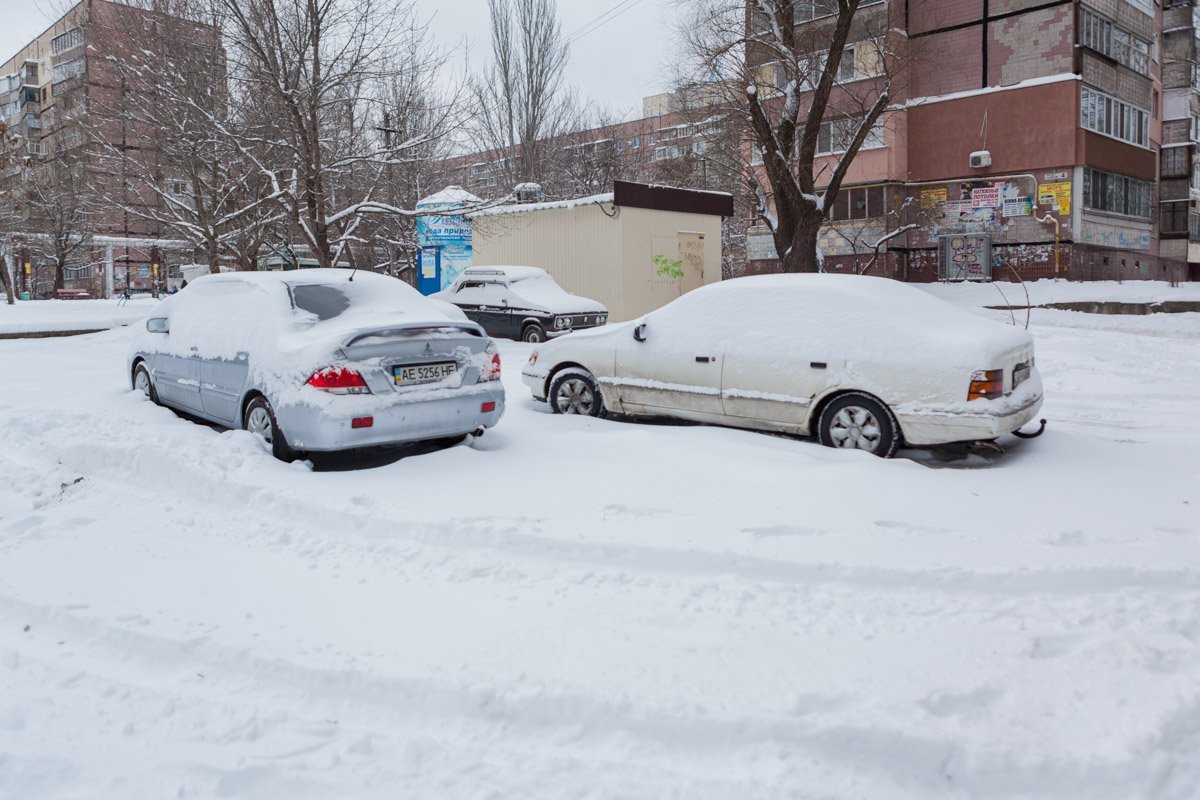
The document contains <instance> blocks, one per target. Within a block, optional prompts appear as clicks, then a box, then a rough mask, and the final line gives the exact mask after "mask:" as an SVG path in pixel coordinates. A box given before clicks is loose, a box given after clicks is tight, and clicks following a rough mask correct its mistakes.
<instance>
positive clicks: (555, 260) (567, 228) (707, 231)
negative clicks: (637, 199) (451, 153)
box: [472, 205, 721, 322]
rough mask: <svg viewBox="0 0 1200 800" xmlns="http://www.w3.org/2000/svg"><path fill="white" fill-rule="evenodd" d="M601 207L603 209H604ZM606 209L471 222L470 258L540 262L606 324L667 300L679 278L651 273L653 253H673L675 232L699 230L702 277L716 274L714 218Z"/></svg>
mask: <svg viewBox="0 0 1200 800" xmlns="http://www.w3.org/2000/svg"><path fill="white" fill-rule="evenodd" d="M605 212H608V213H605ZM612 212H613V209H612V206H608V205H606V206H603V208H602V207H600V206H594V205H593V206H581V207H577V208H564V209H541V210H538V211H530V212H526V213H512V214H497V215H491V216H483V217H479V218H477V219H476V220H475V221H474V242H473V257H472V263H474V264H475V265H477V266H488V265H517V264H522V265H528V266H533V267H541V268H542V269H545V270H546V271H547V272H549V273H550V274H551V275H553V276H554V279H555V280H556V281H558V282H559V284H561V285H562V287H563V288H564V289H566V290H567V291H568V292H572V293H573V294H579V295H583V296H585V297H591V298H593V299H596V300H599V301H600V302H601V303H604V305H606V306H607V307H608V311H609V319H610V320H611V321H612V322H623V321H625V320H630V319H635V318H637V317H640V316H642V315H643V314H646V313H648V312H650V311H653V310H654V309H656V308H660V307H661V306H663V305H666V304H667V303H669V302H671V301H672V300H674V299H675V298H676V297H678V296H679V294H680V281H679V280H678V279H676V278H670V277H665V276H662V275H659V274H658V266H657V265H655V264H654V256H655V255H659V254H661V255H664V256H666V257H668V258H679V257H680V253H679V234H680V233H681V232H689V233H698V234H703V235H704V242H703V248H702V250H703V262H704V278H703V280H704V282H705V283H713V282H715V281H718V280H720V279H721V218H720V217H714V216H709V215H705V214H683V213H677V212H670V211H649V210H646V209H641V208H622V209H620V210H619V213H618V214H617V216H616V217H615V218H613V217H609V216H608V214H610V213H612Z"/></svg>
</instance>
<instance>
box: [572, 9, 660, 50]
mask: <svg viewBox="0 0 1200 800" xmlns="http://www.w3.org/2000/svg"><path fill="white" fill-rule="evenodd" d="M642 2H643V0H621V2H620V3H617V4H616V5H615V6H613V7H612V8H610V9H609V10H608V11H606V12H604V13H603V14H601V15H600V16H598V17H596V18H595V19H593V20H592V21H591V22H587V23H585V24H584V25H582V26H580V27H579V28H576V29H575V30H574V31H573V32H571V33H570V34H568V35H567V37H566V39H567V43H568V44H570V43H573V42H577V41H579V40H580V39H582V38H583V37H585V36H587V35H588V34H590V33H593V32H594V31H596V30H598V29H599V28H602V27H604V26H605V25H607V24H608V23H610V22H612V21H613V20H614V19H616V18H617V17H619V16H621V15H622V14H624V13H625V12H626V11H628V10H629V9H631V8H633V7H635V6H637V5H640V4H641V3H642Z"/></svg>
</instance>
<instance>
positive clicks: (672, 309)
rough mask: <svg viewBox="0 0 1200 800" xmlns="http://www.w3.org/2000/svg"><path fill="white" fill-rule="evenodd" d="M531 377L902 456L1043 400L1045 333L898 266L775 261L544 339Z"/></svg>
mask: <svg viewBox="0 0 1200 800" xmlns="http://www.w3.org/2000/svg"><path fill="white" fill-rule="evenodd" d="M522 378H523V380H524V381H525V383H526V385H528V386H529V387H530V389H531V390H532V392H533V397H534V398H535V399H537V400H547V399H548V400H549V403H550V406H551V408H552V410H553V411H554V412H555V413H560V414H590V415H592V416H598V415H600V414H603V413H604V412H606V411H609V412H613V413H616V414H622V415H629V416H668V417H678V418H681V419H687V420H693V421H697V422H709V423H715V424H719V425H730V426H735V427H742V428H751V429H756V430H766V431H778V432H783V433H792V434H798V435H815V436H816V437H817V438H818V439H819V440H820V441H821V443H822V444H825V445H827V446H829V447H844V448H855V449H859V450H866V451H868V452H871V453H874V454H876V455H880V456H885V457H886V456H890V455H892V454H893V453H895V451H896V449H897V448H898V447H899V446H900V445H901V444H902V443H905V444H908V445H918V446H919V445H937V444H948V443H951V442H967V441H981V440H992V439H995V438H997V437H999V436H1002V435H1004V434H1007V433H1011V432H1012V431H1015V430H1017V429H1018V428H1020V427H1021V426H1022V425H1024V424H1025V423H1027V422H1029V421H1030V420H1031V419H1033V417H1034V415H1036V414H1037V411H1038V409H1039V408H1040V407H1041V404H1042V382H1041V378H1040V377H1039V375H1038V372H1037V368H1036V367H1035V366H1034V356H1033V339H1032V337H1030V335H1029V334H1028V333H1027V332H1025V331H1024V330H1020V329H1018V328H1015V327H1011V326H1008V325H1002V324H1000V323H997V322H992V321H990V320H987V319H983V318H982V317H979V316H976V315H975V314H972V313H970V312H968V311H965V310H963V309H960V308H957V307H956V306H952V305H950V304H949V303H946V302H944V301H942V300H938V299H936V298H934V297H931V296H930V295H928V294H926V293H925V292H922V291H921V290H919V289H917V288H915V287H912V286H909V285H906V284H903V283H899V282H897V281H893V280H888V279H885V278H873V277H864V276H855V275H770V276H761V277H752V278H737V279H734V280H729V281H724V282H722V283H717V284H713V285H710V286H705V287H702V288H700V289H696V290H695V291H692V292H689V293H688V294H686V295H684V296H683V297H680V298H679V299H678V300H676V301H674V302H672V303H670V304H669V305H667V306H665V307H663V308H661V309H659V310H658V311H655V312H653V313H651V314H649V315H647V316H645V317H643V318H641V319H638V320H633V321H631V322H626V323H622V324H619V325H610V326H607V327H604V328H596V329H593V330H589V331H580V332H578V333H572V334H570V335H567V336H564V337H563V338H561V339H558V340H555V341H553V342H550V343H548V344H545V345H542V346H540V347H539V348H538V349H537V350H535V351H534V352H533V353H532V354H531V355H530V357H529V362H528V364H526V366H525V368H524V370H523V371H522Z"/></svg>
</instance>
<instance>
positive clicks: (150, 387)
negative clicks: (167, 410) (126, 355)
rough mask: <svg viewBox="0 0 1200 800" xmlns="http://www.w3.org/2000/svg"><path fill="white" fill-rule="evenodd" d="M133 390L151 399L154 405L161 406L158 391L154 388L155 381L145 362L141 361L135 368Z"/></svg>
mask: <svg viewBox="0 0 1200 800" xmlns="http://www.w3.org/2000/svg"><path fill="white" fill-rule="evenodd" d="M133 388H134V390H135V391H140V392H141V393H142V394H144V395H145V396H146V397H147V398H149V400H150V402H151V403H154V405H158V404H159V403H158V390H157V389H155V388H154V379H153V378H151V377H150V370H149V369H148V368H147V367H146V362H145V361H139V362H138V365H137V366H136V367H134V368H133Z"/></svg>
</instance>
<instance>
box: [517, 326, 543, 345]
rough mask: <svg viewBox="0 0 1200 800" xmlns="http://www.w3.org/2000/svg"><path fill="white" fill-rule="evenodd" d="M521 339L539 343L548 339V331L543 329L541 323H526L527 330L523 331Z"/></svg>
mask: <svg viewBox="0 0 1200 800" xmlns="http://www.w3.org/2000/svg"><path fill="white" fill-rule="evenodd" d="M521 341H523V342H530V343H532V344H538V343H540V342H544V341H546V332H545V331H544V330H542V326H541V325H526V326H525V330H523V331H521Z"/></svg>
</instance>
